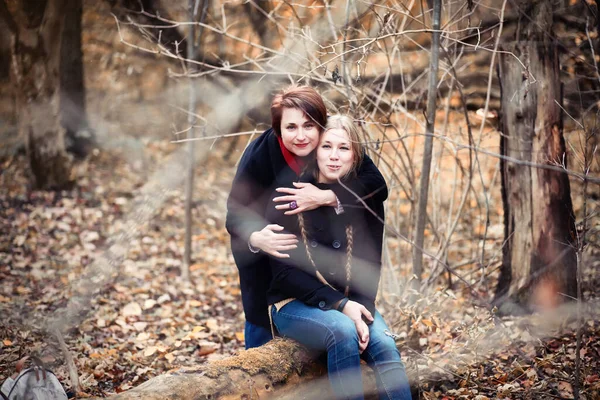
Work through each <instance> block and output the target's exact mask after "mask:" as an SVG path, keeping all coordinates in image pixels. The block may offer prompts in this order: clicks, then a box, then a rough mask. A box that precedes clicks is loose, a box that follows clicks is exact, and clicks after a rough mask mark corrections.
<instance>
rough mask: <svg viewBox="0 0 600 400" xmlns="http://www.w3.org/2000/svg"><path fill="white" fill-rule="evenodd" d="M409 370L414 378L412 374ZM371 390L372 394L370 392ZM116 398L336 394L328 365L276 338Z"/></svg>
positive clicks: (367, 379) (371, 387)
mask: <svg viewBox="0 0 600 400" xmlns="http://www.w3.org/2000/svg"><path fill="white" fill-rule="evenodd" d="M410 375H411V374H410V373H409V379H410ZM363 382H364V388H365V393H366V394H367V395H368V397H367V398H377V396H376V394H375V393H376V390H375V388H376V384H375V378H374V375H373V373H372V371H371V369H370V368H368V367H366V365H365V366H363ZM369 394H370V395H369ZM110 398H111V399H113V400H134V399H144V400H159V399H161V400H163V399H179V400H187V399H189V400H200V399H203V400H216V399H220V400H233V399H256V398H260V399H265V398H277V399H290V400H291V399H316V398H318V399H327V398H333V395H332V393H331V389H330V387H329V381H328V380H327V368H326V366H325V365H324V363H322V362H320V361H319V359H318V355H317V354H315V353H313V352H310V351H308V350H307V349H306V348H304V347H302V346H301V345H299V344H298V343H296V342H294V341H291V340H285V339H280V338H277V339H275V340H273V341H271V342H269V343H267V344H266V345H264V346H262V347H259V348H255V349H250V350H242V351H240V353H239V354H237V355H235V356H232V357H228V358H225V359H222V360H216V361H213V362H210V363H207V364H204V365H201V366H198V367H196V368H185V369H179V370H174V371H170V372H168V373H166V374H164V375H160V376H157V377H155V378H152V379H150V380H149V381H147V382H144V383H143V384H141V385H139V386H137V387H135V388H133V389H131V390H128V391H125V392H122V393H119V394H117V395H115V396H112V397H110Z"/></svg>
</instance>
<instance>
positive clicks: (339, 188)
mask: <svg viewBox="0 0 600 400" xmlns="http://www.w3.org/2000/svg"><path fill="white" fill-rule="evenodd" d="M294 186H295V187H293V188H285V187H284V188H277V191H278V192H279V193H282V194H283V195H282V196H279V197H276V198H274V199H273V201H274V202H276V203H278V205H277V206H275V207H276V208H277V209H278V210H282V211H285V214H286V215H294V214H298V213H301V212H304V211H309V210H314V209H316V208H319V207H323V206H331V207H336V208H337V207H338V205H339V204H341V205H343V204H346V205H354V204H357V203H359V201H358V200H357V198H356V197H357V196H358V197H360V198H362V199H372V200H373V201H376V202H380V203H383V202H384V201H385V200H386V199H387V197H388V189H387V185H386V183H385V179H384V178H383V176H382V175H381V172H379V170H378V169H377V167H376V166H375V164H374V163H373V160H371V158H369V156H368V155H366V154H365V158H364V160H363V162H362V164H361V166H360V167H359V169H358V176H357V179H352V180H350V181H349V182H348V183H344V185H342V184H333V185H329V187H330V189H327V190H322V189H319V188H318V187H316V186H315V185H313V184H311V183H306V182H294ZM292 201H295V202H296V204H297V205H298V207H297V208H296V209H293V210H292V209H290V202H292ZM338 201H339V204H338ZM342 208H343V207H342ZM344 211H346V210H345V209H344ZM340 212H341V210H340Z"/></svg>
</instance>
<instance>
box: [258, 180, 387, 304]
mask: <svg viewBox="0 0 600 400" xmlns="http://www.w3.org/2000/svg"><path fill="white" fill-rule="evenodd" d="M316 185H317V186H318V187H319V188H321V189H328V188H329V185H323V184H316ZM274 196H275V195H274ZM365 203H366V205H367V206H368V207H369V208H370V209H371V210H372V211H373V212H374V213H375V215H373V213H372V212H371V211H369V210H368V209H367V208H366V207H365V206H364V205H363V204H362V203H361V202H358V201H355V202H354V203H352V204H346V205H345V206H344V213H342V214H340V215H336V213H335V210H334V209H333V208H332V207H321V208H319V209H316V210H312V211H308V212H305V213H303V215H304V221H305V228H306V231H307V244H308V248H309V250H310V253H311V255H312V259H313V262H314V264H315V266H313V265H312V263H311V262H310V261H309V259H308V256H307V254H306V246H305V245H304V243H302V242H301V243H300V244H299V246H298V248H297V249H296V250H293V251H291V252H289V254H290V258H289V259H280V258H274V257H273V258H270V266H271V273H272V274H273V279H272V281H271V287H270V289H269V298H268V301H269V304H274V303H276V302H278V301H280V300H284V299H287V298H296V299H299V300H301V301H303V302H304V303H305V304H307V305H309V306H313V307H319V308H321V309H324V310H327V309H331V307H332V306H333V305H334V304H335V303H336V302H338V301H339V300H341V299H342V298H344V290H345V287H346V283H347V277H346V263H347V262H346V261H347V251H346V249H347V240H346V236H347V235H346V226H348V225H351V226H352V230H353V234H352V237H353V246H352V249H353V251H352V262H351V265H352V267H351V278H350V281H349V283H350V285H349V287H350V292H349V295H348V298H349V299H350V300H354V301H356V302H358V303H361V304H362V305H364V306H365V307H366V308H367V309H369V311H371V312H372V313H373V312H374V310H375V297H376V296H377V288H378V286H379V278H380V275H381V250H382V244H383V228H384V226H383V223H382V221H383V220H384V210H383V202H382V201H379V199H377V198H375V197H372V198H368V199H366V200H365ZM267 217H268V218H269V219H270V222H272V223H277V224H279V225H282V226H283V227H284V228H285V230H286V232H290V233H294V234H296V235H298V237H299V238H301V236H300V230H299V226H298V218H297V216H286V215H284V214H283V212H281V211H278V210H272V211H269V212H267ZM315 267H316V268H317V269H318V270H319V272H320V273H321V274H322V275H323V277H324V278H325V279H326V280H327V282H328V283H329V284H330V285H331V286H333V288H332V287H330V286H328V285H326V284H324V283H322V282H321V281H320V280H319V279H318V278H317V276H316V273H315ZM334 288H335V289H334ZM336 289H337V290H336Z"/></svg>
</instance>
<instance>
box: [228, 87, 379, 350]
mask: <svg viewBox="0 0 600 400" xmlns="http://www.w3.org/2000/svg"><path fill="white" fill-rule="evenodd" d="M271 119H272V128H270V129H268V130H267V131H265V132H264V133H263V134H262V135H260V136H259V137H258V138H257V139H256V140H254V141H253V142H251V143H250V144H249V145H248V147H247V148H246V150H245V151H244V154H243V156H242V158H241V160H240V163H239V166H238V169H237V172H236V175H235V178H234V180H233V183H232V187H231V193H230V194H229V198H228V199H227V221H226V227H227V231H228V232H229V234H230V235H231V249H232V253H233V257H234V259H235V263H236V265H237V267H238V270H239V274H240V287H241V291H242V303H243V306H244V313H245V316H246V327H245V341H246V348H251V347H257V346H260V345H262V344H264V343H266V342H267V341H269V340H270V339H271V333H270V328H269V315H268V312H267V290H268V287H269V282H270V281H271V270H270V268H269V258H268V256H272V257H275V258H287V257H289V255H288V254H287V253H286V252H288V251H290V250H293V249H295V248H296V247H297V242H298V238H297V237H296V235H294V234H289V233H283V232H281V231H282V230H283V227H281V226H279V225H277V224H268V223H267V222H266V219H265V213H266V211H267V210H268V209H272V208H273V202H271V193H273V192H274V191H275V190H278V191H279V193H282V194H283V195H282V196H278V197H277V198H276V199H275V201H276V202H279V203H282V204H281V205H279V206H277V207H278V208H279V209H281V208H285V209H287V211H286V212H287V213H289V214H291V215H294V214H297V213H299V212H303V211H309V210H314V209H316V208H319V207H322V208H328V209H331V210H332V211H334V212H335V213H337V214H340V215H342V214H343V212H344V211H343V207H342V204H345V203H347V202H350V201H352V199H353V198H354V194H353V193H357V194H359V195H360V196H369V195H370V196H373V197H375V198H378V199H380V200H381V201H382V202H383V201H384V200H385V199H386V198H387V194H388V192H387V186H386V184H385V180H384V179H383V176H381V173H380V172H379V170H378V169H377V167H376V166H375V164H373V162H372V161H371V160H370V159H369V158H368V157H367V158H366V159H365V162H364V163H363V164H362V165H361V167H360V168H359V170H358V173H357V174H358V177H357V179H356V180H354V181H353V184H352V186H350V187H349V188H344V187H335V188H331V189H327V190H321V189H319V188H317V187H316V186H314V185H312V184H310V183H297V180H298V176H299V175H300V172H301V171H302V169H303V168H304V164H305V163H306V160H307V159H308V157H309V155H310V154H311V153H312V152H313V150H314V149H315V148H316V147H317V144H318V142H319V136H320V134H321V132H322V131H323V128H324V127H325V125H326V123H327V109H326V107H325V104H324V103H323V99H322V98H321V96H320V95H319V94H318V93H317V92H316V91H315V90H314V89H313V88H310V87H307V86H293V87H290V88H288V89H285V90H282V91H281V92H280V93H278V94H277V95H276V96H275V97H274V99H273V102H272V104H271ZM348 189H349V190H348Z"/></svg>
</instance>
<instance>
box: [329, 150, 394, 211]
mask: <svg viewBox="0 0 600 400" xmlns="http://www.w3.org/2000/svg"><path fill="white" fill-rule="evenodd" d="M331 189H332V190H333V192H334V193H335V195H336V196H337V198H338V199H339V201H340V202H341V203H342V205H347V204H357V203H359V202H358V200H357V199H356V197H357V196H358V197H360V198H362V199H365V198H372V200H373V201H375V202H380V203H383V202H384V201H385V200H387V197H388V188H387V184H386V183H385V179H384V178H383V175H381V172H380V171H379V169H377V166H375V163H373V160H371V158H370V157H369V156H368V155H367V154H365V158H364V160H363V162H362V164H361V165H360V167H359V169H358V176H357V178H356V179H352V180H350V181H349V182H348V183H344V185H340V184H334V185H332V187H331Z"/></svg>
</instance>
